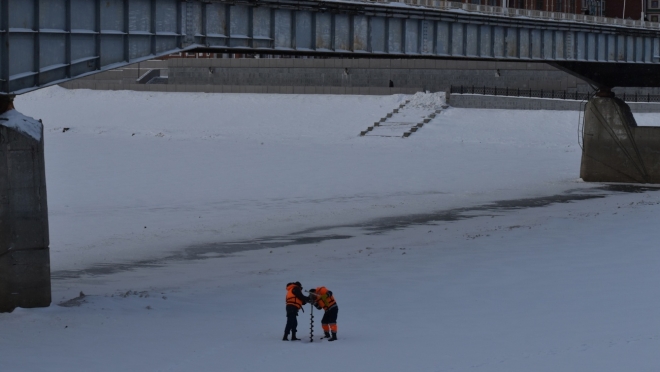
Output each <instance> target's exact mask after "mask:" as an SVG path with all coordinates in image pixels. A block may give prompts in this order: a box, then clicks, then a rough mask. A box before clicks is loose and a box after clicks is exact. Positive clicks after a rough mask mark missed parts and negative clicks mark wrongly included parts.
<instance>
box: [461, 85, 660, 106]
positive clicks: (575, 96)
mask: <svg viewBox="0 0 660 372" xmlns="http://www.w3.org/2000/svg"><path fill="white" fill-rule="evenodd" d="M449 92H450V93H452V94H478V95H487V96H506V97H522V98H551V99H565V100H574V101H584V100H588V99H589V98H590V97H591V95H592V93H588V92H576V91H572V92H571V91H567V90H552V89H550V90H548V89H520V88H498V87H485V86H481V87H479V86H474V85H472V86H467V85H457V86H456V85H452V86H450V87H449ZM618 97H619V98H621V99H622V100H624V101H625V102H648V103H651V102H660V95H658V94H640V93H632V94H631V93H622V94H620V95H618Z"/></svg>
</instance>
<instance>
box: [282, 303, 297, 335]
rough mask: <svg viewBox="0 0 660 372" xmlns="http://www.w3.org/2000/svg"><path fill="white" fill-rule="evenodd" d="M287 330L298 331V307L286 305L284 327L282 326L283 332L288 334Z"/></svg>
mask: <svg viewBox="0 0 660 372" xmlns="http://www.w3.org/2000/svg"><path fill="white" fill-rule="evenodd" d="M289 332H293V333H296V332H298V308H297V307H295V306H287V307H286V327H284V334H285V335H288V334H289Z"/></svg>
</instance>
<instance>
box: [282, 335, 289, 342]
mask: <svg viewBox="0 0 660 372" xmlns="http://www.w3.org/2000/svg"><path fill="white" fill-rule="evenodd" d="M282 341H289V335H287V334H286V333H285V334H284V337H282Z"/></svg>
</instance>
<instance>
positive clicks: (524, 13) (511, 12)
mask: <svg viewBox="0 0 660 372" xmlns="http://www.w3.org/2000/svg"><path fill="white" fill-rule="evenodd" d="M357 1H361V2H371V3H374V2H375V3H381V4H388V3H401V4H407V5H411V6H423V7H428V8H434V9H441V10H461V11H468V12H474V13H483V14H490V15H497V16H502V17H527V18H540V19H550V20H557V21H573V22H580V23H588V24H589V23H590V24H602V25H609V26H625V27H635V28H647V29H654V30H660V23H659V22H649V21H643V20H635V19H621V18H608V17H597V16H591V15H585V14H575V13H562V12H548V11H543V10H532V9H517V8H504V7H501V6H491V5H479V4H468V3H461V2H456V1H446V0H357Z"/></svg>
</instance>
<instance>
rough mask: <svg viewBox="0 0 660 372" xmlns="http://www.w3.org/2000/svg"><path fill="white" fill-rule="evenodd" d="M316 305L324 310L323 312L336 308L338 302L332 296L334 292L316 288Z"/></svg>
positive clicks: (324, 288)
mask: <svg viewBox="0 0 660 372" xmlns="http://www.w3.org/2000/svg"><path fill="white" fill-rule="evenodd" d="M316 294H317V296H316V303H317V304H318V305H319V306H320V307H322V308H323V310H326V311H327V310H329V309H331V308H333V307H335V306H337V301H335V297H334V296H333V295H332V292H330V291H328V288H326V287H318V288H316Z"/></svg>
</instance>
